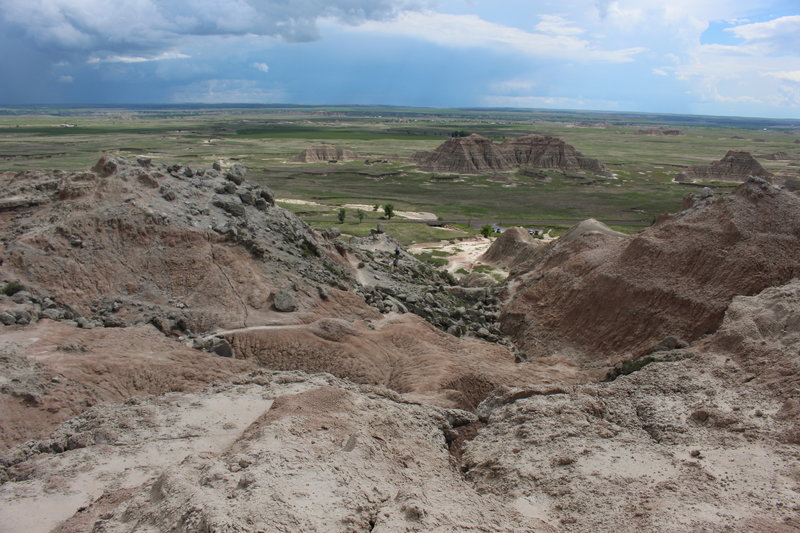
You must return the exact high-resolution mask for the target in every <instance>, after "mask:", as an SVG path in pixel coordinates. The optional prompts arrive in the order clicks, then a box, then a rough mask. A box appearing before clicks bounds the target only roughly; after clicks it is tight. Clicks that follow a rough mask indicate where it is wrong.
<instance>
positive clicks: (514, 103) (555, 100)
mask: <svg viewBox="0 0 800 533" xmlns="http://www.w3.org/2000/svg"><path fill="white" fill-rule="evenodd" d="M484 102H485V105H487V106H490V107H521V108H549V109H607V110H612V109H621V108H622V104H621V103H620V102H617V101H614V100H595V99H585V98H573V97H566V96H502V95H487V96H485V97H484Z"/></svg>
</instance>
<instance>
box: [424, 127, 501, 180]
mask: <svg viewBox="0 0 800 533" xmlns="http://www.w3.org/2000/svg"><path fill="white" fill-rule="evenodd" d="M414 162H415V163H416V164H417V165H418V166H419V168H420V169H421V170H425V171H427V172H452V173H457V174H481V173H485V172H493V171H500V170H509V169H511V168H513V164H512V163H511V162H510V161H509V160H508V159H507V158H506V156H505V154H504V153H503V152H502V150H501V149H500V147H499V146H498V145H496V144H494V143H493V142H492V141H491V140H490V139H487V138H486V137H482V136H480V135H477V134H474V133H473V134H472V135H469V136H467V137H451V138H450V139H448V140H447V141H445V142H444V143H443V144H442V145H441V146H439V147H438V148H436V149H435V150H434V151H433V152H418V153H416V154H414Z"/></svg>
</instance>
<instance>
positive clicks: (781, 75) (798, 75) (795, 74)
mask: <svg viewBox="0 0 800 533" xmlns="http://www.w3.org/2000/svg"><path fill="white" fill-rule="evenodd" d="M768 74H769V75H770V76H772V77H773V78H778V79H779V80H787V81H793V82H796V83H800V70H794V71H791V72H787V71H783V72H769V73H768Z"/></svg>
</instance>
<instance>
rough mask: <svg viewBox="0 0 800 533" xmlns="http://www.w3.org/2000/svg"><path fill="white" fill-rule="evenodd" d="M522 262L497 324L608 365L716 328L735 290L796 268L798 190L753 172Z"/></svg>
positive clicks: (542, 350) (532, 343)
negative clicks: (651, 221)
mask: <svg viewBox="0 0 800 533" xmlns="http://www.w3.org/2000/svg"><path fill="white" fill-rule="evenodd" d="M567 237H568V238H566V239H565V238H562V239H559V240H558V241H556V242H555V243H553V244H551V245H550V247H549V249H548V250H547V251H546V253H544V254H543V255H542V256H541V257H540V258H539V259H538V260H537V261H535V262H534V263H532V264H528V265H526V266H525V268H524V269H523V268H518V269H517V271H516V276H515V277H514V278H513V279H514V283H513V287H514V292H513V293H512V294H511V298H510V300H509V303H508V304H507V305H506V306H505V307H504V309H503V315H502V316H501V323H502V327H503V329H504V331H506V332H507V333H508V334H510V335H511V336H512V338H513V339H514V340H515V343H516V345H517V347H518V348H519V349H520V350H521V351H522V352H524V353H526V354H527V355H528V356H531V357H533V356H540V355H545V354H547V355H552V354H553V353H561V354H564V355H570V356H572V357H574V358H576V360H579V361H583V362H586V363H588V362H592V364H596V363H599V362H605V363H606V364H612V363H613V362H615V360H618V359H620V358H623V359H624V358H626V357H629V356H630V355H640V354H643V353H646V352H647V351H648V350H649V349H651V348H652V346H653V345H655V344H656V343H657V342H658V341H659V340H661V339H663V338H664V337H667V336H675V337H678V338H682V339H685V340H687V341H693V340H695V339H698V338H700V337H701V336H702V335H704V334H708V333H713V332H714V331H716V329H717V328H718V327H719V325H720V322H721V321H722V317H723V314H724V312H725V309H726V308H727V307H728V305H729V304H730V302H731V300H732V298H733V297H734V296H737V295H750V294H755V293H757V292H759V291H761V290H763V289H765V288H766V287H770V286H773V285H779V284H781V283H785V282H787V281H789V280H790V279H792V277H794V276H797V275H798V274H799V273H800V198H798V196H796V195H794V194H792V193H789V192H786V191H782V190H779V189H777V188H775V187H773V186H772V185H771V184H769V183H768V182H766V181H764V180H761V179H757V178H754V179H752V180H751V181H748V182H747V183H745V184H743V185H741V186H740V187H739V188H738V189H737V190H736V192H735V193H734V194H731V195H728V196H724V197H721V198H717V199H715V200H714V201H710V202H704V203H702V204H701V205H697V206H695V207H693V208H691V209H689V210H687V211H684V212H682V213H680V214H677V215H674V216H672V217H669V218H667V219H665V220H663V221H662V222H661V223H659V224H658V225H656V226H654V227H651V228H648V229H646V230H644V231H642V232H641V233H639V234H638V235H636V236H631V237H625V236H615V235H613V234H609V233H608V232H600V231H585V232H583V231H582V232H580V233H575V234H573V235H571V236H567Z"/></svg>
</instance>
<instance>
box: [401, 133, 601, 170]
mask: <svg viewBox="0 0 800 533" xmlns="http://www.w3.org/2000/svg"><path fill="white" fill-rule="evenodd" d="M414 161H415V162H416V163H417V165H418V166H419V168H420V169H421V170H424V171H428V172H452V173H460V174H481V173H486V172H499V171H506V170H514V169H518V168H545V169H558V170H581V171H587V172H590V173H593V174H603V175H604V174H608V170H607V169H606V168H605V166H604V165H603V164H602V163H600V162H599V161H598V160H596V159H592V158H589V157H584V156H583V155H581V153H580V152H578V151H577V150H575V148H574V147H573V146H572V145H569V144H567V143H565V142H564V141H562V140H561V139H558V138H556V137H549V136H547V137H546V136H542V135H523V136H522V137H517V138H515V139H509V140H507V141H505V142H503V143H501V144H495V143H494V142H492V141H491V140H490V139H487V138H486V137H482V136H480V135H477V134H472V135H469V136H467V137H453V138H450V139H448V140H447V141H445V142H444V143H443V144H442V145H441V146H439V147H438V148H436V150H434V151H433V152H419V153H417V154H415V155H414Z"/></svg>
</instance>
